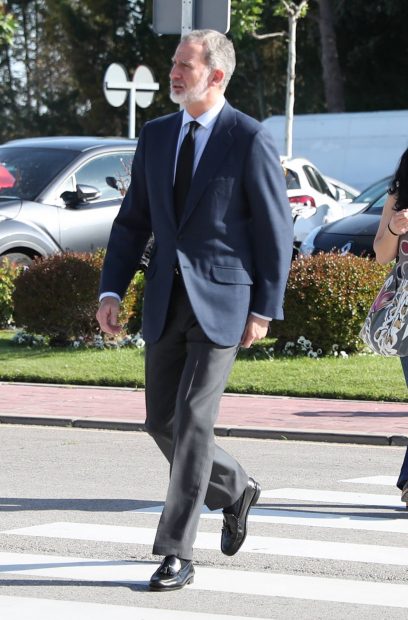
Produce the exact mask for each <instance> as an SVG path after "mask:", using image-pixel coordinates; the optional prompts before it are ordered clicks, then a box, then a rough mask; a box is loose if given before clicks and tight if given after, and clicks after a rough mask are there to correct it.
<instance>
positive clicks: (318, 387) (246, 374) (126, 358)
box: [0, 331, 408, 402]
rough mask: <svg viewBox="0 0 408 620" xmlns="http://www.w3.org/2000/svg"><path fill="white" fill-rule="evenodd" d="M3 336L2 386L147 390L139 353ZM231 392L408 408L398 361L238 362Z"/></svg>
mask: <svg viewBox="0 0 408 620" xmlns="http://www.w3.org/2000/svg"><path fill="white" fill-rule="evenodd" d="M11 337H12V333H11V332H7V331H3V332H0V380H1V381H22V382H34V383H66V384H78V385H110V386H122V387H125V386H127V387H129V386H131V387H134V386H137V387H143V385H144V356H143V353H142V352H140V351H138V350H137V349H119V350H103V351H99V350H95V349H88V350H76V349H58V348H49V347H41V348H36V347H33V348H28V347H22V346H17V345H13V344H12V343H11ZM227 391H228V392H240V393H246V394H274V395H286V396H309V397H320V398H346V399H347V398H354V399H361V400H391V401H406V402H408V390H407V388H406V385H405V381H404V379H403V375H402V370H401V366H400V362H399V360H398V359H395V358H381V357H378V356H352V357H349V358H348V359H338V358H322V359H320V360H313V359H308V358H289V359H286V358H284V359H282V358H275V359H273V360H256V361H255V360H251V359H238V360H237V362H236V363H235V365H234V368H233V371H232V374H231V377H230V379H229V382H228V386H227Z"/></svg>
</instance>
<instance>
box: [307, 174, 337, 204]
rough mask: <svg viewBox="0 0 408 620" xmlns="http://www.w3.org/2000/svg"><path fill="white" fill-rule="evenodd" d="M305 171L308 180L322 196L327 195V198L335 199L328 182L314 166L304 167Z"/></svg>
mask: <svg viewBox="0 0 408 620" xmlns="http://www.w3.org/2000/svg"><path fill="white" fill-rule="evenodd" d="M303 170H304V172H305V175H306V176H307V179H308V181H309V183H310V185H311V186H312V187H314V189H316V190H317V191H318V192H320V193H321V194H326V196H330V198H334V195H333V192H332V191H331V189H330V187H329V186H328V184H327V182H326V181H325V180H324V178H323V177H322V175H321V174H320V172H319V171H318V170H316V168H313V167H312V166H303Z"/></svg>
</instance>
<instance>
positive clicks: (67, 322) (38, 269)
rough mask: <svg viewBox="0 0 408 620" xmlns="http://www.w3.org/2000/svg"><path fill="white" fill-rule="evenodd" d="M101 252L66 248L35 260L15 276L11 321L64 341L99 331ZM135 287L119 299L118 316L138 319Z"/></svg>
mask: <svg viewBox="0 0 408 620" xmlns="http://www.w3.org/2000/svg"><path fill="white" fill-rule="evenodd" d="M103 257H104V251H98V252H96V253H94V254H86V253H83V254H82V253H81V254H80V253H64V254H55V255H53V256H50V257H48V258H44V259H36V260H35V261H33V263H32V265H31V266H30V268H29V269H26V270H25V271H23V272H21V273H20V274H19V275H18V277H17V278H16V280H15V290H14V294H13V302H14V320H15V323H16V325H17V326H18V327H24V328H25V329H26V330H27V331H28V332H31V333H34V334H41V335H43V336H48V337H49V338H50V343H51V344H54V345H56V344H61V345H66V344H67V343H68V342H69V341H70V340H72V339H74V338H79V337H81V338H84V339H85V340H86V339H90V338H92V337H93V336H94V335H95V334H96V333H98V331H99V327H98V323H97V320H96V318H95V314H96V311H97V309H98V288H99V279H100V272H101V268H102V263H103ZM135 306H136V286H135V284H134V283H132V284H131V286H130V287H129V290H128V293H127V295H126V297H125V299H124V300H123V304H122V310H121V314H120V317H119V318H120V321H121V322H122V323H124V324H126V323H127V322H128V320H129V319H132V320H133V321H134V322H135V320H136V316H135V313H136V312H137V311H138V308H137V307H136V309H135Z"/></svg>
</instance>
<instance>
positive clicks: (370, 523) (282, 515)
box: [132, 504, 408, 534]
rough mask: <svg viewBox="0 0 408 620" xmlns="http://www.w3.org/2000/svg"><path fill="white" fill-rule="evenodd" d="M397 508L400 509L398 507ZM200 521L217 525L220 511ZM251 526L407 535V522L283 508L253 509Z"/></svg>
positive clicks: (143, 510)
mask: <svg viewBox="0 0 408 620" xmlns="http://www.w3.org/2000/svg"><path fill="white" fill-rule="evenodd" d="M401 506H402V504H401ZM398 507H400V504H399V505H398ZM162 510H163V505H160V506H151V507H149V508H139V509H137V510H133V511H132V512H135V513H139V514H146V515H148V514H151V515H160V514H161V512H162ZM404 512H405V511H404ZM201 518H202V519H217V520H219V521H220V520H221V519H222V513H221V511H220V510H215V511H213V512H210V511H209V510H208V509H207V508H206V507H204V509H203V512H202V514H201ZM251 522H252V523H271V524H272V523H273V524H277V525H293V526H301V525H306V526H307V527H325V528H326V527H327V528H335V529H341V530H343V529H345V530H366V531H368V532H370V531H371V532H394V533H400V534H408V519H390V518H385V517H384V518H382V517H375V518H373V517H366V516H364V515H360V514H359V515H349V514H347V513H335V512H317V511H309V512H307V511H302V510H285V509H284V508H279V509H274V508H257V507H256V506H255V508H252V509H251Z"/></svg>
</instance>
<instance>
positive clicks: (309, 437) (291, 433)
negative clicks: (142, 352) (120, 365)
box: [0, 415, 408, 446]
mask: <svg viewBox="0 0 408 620" xmlns="http://www.w3.org/2000/svg"><path fill="white" fill-rule="evenodd" d="M1 424H16V425H24V426H26V425H31V426H51V427H52V426H56V427H60V428H80V429H88V430H108V431H127V432H146V429H145V425H144V422H128V421H126V420H105V419H85V418H52V417H46V416H43V417H41V416H16V415H0V425H1ZM214 434H215V435H216V436H217V437H236V438H241V439H274V440H281V441H311V442H322V443H341V444H343V443H348V444H359V445H369V446H407V445H408V437H405V436H403V435H390V436H388V435H379V434H378V435H377V434H364V433H352V432H349V433H346V432H342V431H339V432H335V431H308V430H285V429H275V428H267V427H253V426H221V425H217V426H215V427H214Z"/></svg>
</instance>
